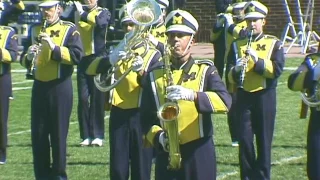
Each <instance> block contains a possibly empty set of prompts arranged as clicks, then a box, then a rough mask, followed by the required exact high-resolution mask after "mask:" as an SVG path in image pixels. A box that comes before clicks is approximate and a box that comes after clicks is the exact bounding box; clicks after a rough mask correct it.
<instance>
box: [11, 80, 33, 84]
mask: <svg viewBox="0 0 320 180" xmlns="http://www.w3.org/2000/svg"><path fill="white" fill-rule="evenodd" d="M25 83H33V80H26V81H20V82H13V83H12V85H15V84H25Z"/></svg>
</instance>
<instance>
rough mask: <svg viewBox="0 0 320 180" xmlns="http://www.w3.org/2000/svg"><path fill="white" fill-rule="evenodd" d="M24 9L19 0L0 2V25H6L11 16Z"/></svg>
mask: <svg viewBox="0 0 320 180" xmlns="http://www.w3.org/2000/svg"><path fill="white" fill-rule="evenodd" d="M24 9H25V6H24V3H23V2H22V1H21V0H10V2H2V1H1V2H0V11H1V13H0V17H1V18H0V25H4V26H7V25H8V24H9V22H10V21H11V20H12V17H16V16H18V15H19V14H20V13H22V12H23V11H24Z"/></svg>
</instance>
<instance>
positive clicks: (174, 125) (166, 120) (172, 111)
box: [157, 46, 181, 170]
mask: <svg viewBox="0 0 320 180" xmlns="http://www.w3.org/2000/svg"><path fill="white" fill-rule="evenodd" d="M170 54H171V48H170V47H168V46H167V47H166V48H165V54H164V56H163V61H164V71H165V73H164V74H165V82H164V84H166V85H165V86H171V85H174V82H173V78H172V72H171V67H170V66H171V62H170V57H171V55H170ZM179 114H180V108H179V106H178V103H177V102H175V101H170V100H169V99H166V102H165V103H164V104H163V105H162V106H160V108H159V109H158V111H157V116H158V118H159V119H160V121H161V122H162V128H163V129H164V131H165V133H166V136H167V138H168V144H167V146H168V147H165V149H167V150H168V152H169V159H168V160H169V164H168V169H172V170H178V169H180V167H181V153H180V143H179V128H178V120H177V118H178V116H179Z"/></svg>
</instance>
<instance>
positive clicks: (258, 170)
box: [228, 1, 284, 179]
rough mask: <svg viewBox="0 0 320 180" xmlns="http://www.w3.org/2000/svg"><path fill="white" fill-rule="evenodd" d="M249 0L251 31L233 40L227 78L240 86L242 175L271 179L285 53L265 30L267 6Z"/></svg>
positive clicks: (240, 154) (248, 19) (246, 17)
mask: <svg viewBox="0 0 320 180" xmlns="http://www.w3.org/2000/svg"><path fill="white" fill-rule="evenodd" d="M248 3H249V4H248V5H246V6H247V8H246V9H245V13H246V14H245V17H244V18H245V20H246V21H247V25H248V29H250V33H248V37H246V38H240V39H237V40H236V41H235V42H234V43H233V44H232V47H231V50H230V53H229V56H228V64H230V65H231V67H230V71H229V73H228V79H229V81H230V83H233V84H236V85H237V86H238V89H237V92H236V96H237V101H236V106H235V108H236V115H237V117H238V121H239V123H240V125H239V130H240V132H239V148H240V149H239V161H240V172H241V179H270V168H271V144H272V138H273V131H274V123H275V116H276V87H277V79H278V78H279V76H280V75H281V73H282V71H283V67H284V55H283V48H282V47H281V42H280V41H279V40H278V39H277V38H276V37H274V36H270V35H266V34H264V33H263V26H264V25H265V23H266V20H265V17H266V15H267V13H268V8H267V7H266V6H264V5H263V4H262V3H260V2H258V1H251V2H248ZM232 64H233V65H232ZM254 135H255V137H256V142H257V143H256V144H257V156H256V154H255V150H254V144H253V143H254V140H253V139H254V138H253V137H254Z"/></svg>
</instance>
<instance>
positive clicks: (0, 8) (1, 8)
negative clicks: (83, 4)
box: [0, 2, 4, 11]
mask: <svg viewBox="0 0 320 180" xmlns="http://www.w3.org/2000/svg"><path fill="white" fill-rule="evenodd" d="M0 10H1V11H3V10H4V4H3V2H0Z"/></svg>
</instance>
